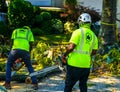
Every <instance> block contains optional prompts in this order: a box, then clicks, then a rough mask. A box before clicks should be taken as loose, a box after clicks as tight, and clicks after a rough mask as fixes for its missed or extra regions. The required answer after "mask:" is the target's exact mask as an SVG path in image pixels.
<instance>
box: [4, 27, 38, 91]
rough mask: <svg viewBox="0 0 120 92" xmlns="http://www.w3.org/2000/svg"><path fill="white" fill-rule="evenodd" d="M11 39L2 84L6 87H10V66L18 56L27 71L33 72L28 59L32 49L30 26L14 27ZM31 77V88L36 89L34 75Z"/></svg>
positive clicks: (32, 38)
mask: <svg viewBox="0 0 120 92" xmlns="http://www.w3.org/2000/svg"><path fill="white" fill-rule="evenodd" d="M11 39H12V45H11V51H10V53H9V56H8V60H7V64H6V80H5V84H4V86H5V88H6V89H11V68H12V66H13V63H14V62H15V60H17V59H18V58H22V60H23V61H24V63H25V65H26V67H27V69H28V71H29V73H33V72H34V69H33V67H32V64H31V61H30V51H31V49H32V48H31V47H32V44H31V43H32V42H33V41H34V37H33V34H32V31H31V29H30V27H28V26H24V27H22V28H18V29H15V30H14V31H13V33H12V36H11ZM31 79H32V84H33V88H34V89H35V90H37V89H38V83H37V78H36V76H33V77H31Z"/></svg>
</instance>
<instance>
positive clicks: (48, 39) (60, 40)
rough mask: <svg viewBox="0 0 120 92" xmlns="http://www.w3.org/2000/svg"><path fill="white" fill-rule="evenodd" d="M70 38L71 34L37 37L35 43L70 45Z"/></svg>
mask: <svg viewBox="0 0 120 92" xmlns="http://www.w3.org/2000/svg"><path fill="white" fill-rule="evenodd" d="M70 36H71V35H70V34H69V35H65V34H59V35H44V36H35V43H37V42H38V41H43V42H45V43H48V44H50V45H59V44H68V42H69V39H70Z"/></svg>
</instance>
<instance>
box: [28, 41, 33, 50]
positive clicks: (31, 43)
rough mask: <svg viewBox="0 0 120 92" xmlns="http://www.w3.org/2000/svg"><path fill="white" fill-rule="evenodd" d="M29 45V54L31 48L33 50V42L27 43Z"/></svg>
mask: <svg viewBox="0 0 120 92" xmlns="http://www.w3.org/2000/svg"><path fill="white" fill-rule="evenodd" d="M29 44H30V50H29V51H30V52H31V50H32V48H33V42H29Z"/></svg>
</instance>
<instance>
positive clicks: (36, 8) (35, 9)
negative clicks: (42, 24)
mask: <svg viewBox="0 0 120 92" xmlns="http://www.w3.org/2000/svg"><path fill="white" fill-rule="evenodd" d="M40 11H41V10H40V7H38V6H33V12H34V14H35V15H39V14H40Z"/></svg>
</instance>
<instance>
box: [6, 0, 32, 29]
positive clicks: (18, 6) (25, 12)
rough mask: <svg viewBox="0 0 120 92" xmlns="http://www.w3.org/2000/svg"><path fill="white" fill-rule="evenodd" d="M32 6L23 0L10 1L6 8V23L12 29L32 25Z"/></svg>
mask: <svg viewBox="0 0 120 92" xmlns="http://www.w3.org/2000/svg"><path fill="white" fill-rule="evenodd" d="M33 17H34V13H33V6H32V4H31V3H30V2H28V1H24V0H12V1H11V3H10V5H9V6H8V21H9V25H10V26H11V27H12V28H17V27H21V26H24V25H32V19H33Z"/></svg>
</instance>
